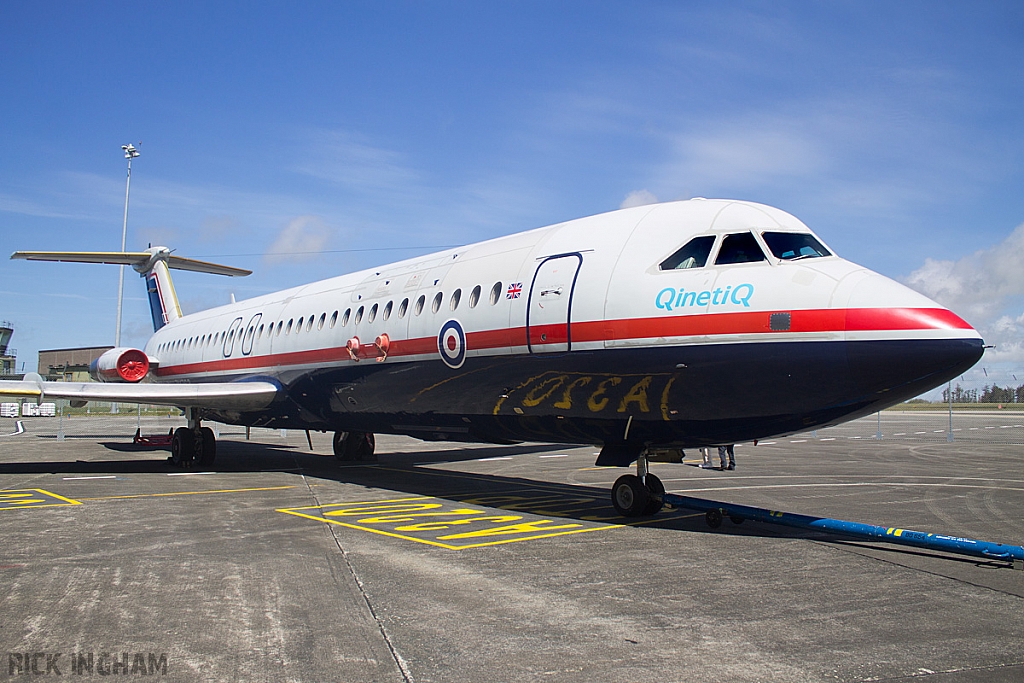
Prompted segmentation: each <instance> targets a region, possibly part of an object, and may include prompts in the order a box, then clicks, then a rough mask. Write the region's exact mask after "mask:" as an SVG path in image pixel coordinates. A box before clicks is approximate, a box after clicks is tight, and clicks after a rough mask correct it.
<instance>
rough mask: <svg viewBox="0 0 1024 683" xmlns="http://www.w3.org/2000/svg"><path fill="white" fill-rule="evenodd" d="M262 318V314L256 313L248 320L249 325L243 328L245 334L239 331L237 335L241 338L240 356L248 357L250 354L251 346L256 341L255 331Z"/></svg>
mask: <svg viewBox="0 0 1024 683" xmlns="http://www.w3.org/2000/svg"><path fill="white" fill-rule="evenodd" d="M262 317H263V314H262V313H257V314H256V315H254V316H253V317H252V318H250V319H249V324H248V325H246V326H245V332H242V331H241V330H239V334H240V335H241V337H242V355H243V356H248V355H249V354H250V353H252V345H253V342H254V341H255V339H256V329H257V327H258V326H259V324H260V319H261V318H262Z"/></svg>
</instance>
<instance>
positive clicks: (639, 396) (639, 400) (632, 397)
mask: <svg viewBox="0 0 1024 683" xmlns="http://www.w3.org/2000/svg"><path fill="white" fill-rule="evenodd" d="M651 379H652V377H651V376H650V375H648V376H647V377H644V378H643V379H642V380H640V381H639V382H637V383H636V384H634V385H633V388H632V389H630V390H629V393H628V394H626V395H625V396H623V397H622V401H620V402H619V412H620V413H624V412H626V410H627V409H628V408H629V404H631V403H635V404H637V405H638V406H639V407H640V412H641V413H649V412H651V409H650V408H649V407H648V405H647V387H649V386H651Z"/></svg>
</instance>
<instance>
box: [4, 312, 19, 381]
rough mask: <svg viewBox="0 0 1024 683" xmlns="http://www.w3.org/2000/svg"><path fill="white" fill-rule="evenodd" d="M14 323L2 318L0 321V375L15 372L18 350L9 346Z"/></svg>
mask: <svg viewBox="0 0 1024 683" xmlns="http://www.w3.org/2000/svg"><path fill="white" fill-rule="evenodd" d="M13 334H14V324H13V323H10V322H7V321H6V320H4V321H3V322H0V375H13V374H14V373H15V372H17V370H16V368H17V365H18V351H17V349H12V348H10V343H11V335H13Z"/></svg>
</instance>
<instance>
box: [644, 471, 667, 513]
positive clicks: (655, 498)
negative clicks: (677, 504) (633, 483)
mask: <svg viewBox="0 0 1024 683" xmlns="http://www.w3.org/2000/svg"><path fill="white" fill-rule="evenodd" d="M644 486H646V487H647V493H648V495H650V497H651V500H650V502H648V503H647V507H645V508H644V512H643V514H644V515H656V514H658V512H659V511H660V510H661V506H662V505H664V502H663V501H662V499H663V498H664V496H665V485H664V484H662V483H661V479H658V478H657V477H656V476H654V475H653V474H650V473H648V474H647V476H645V477H644Z"/></svg>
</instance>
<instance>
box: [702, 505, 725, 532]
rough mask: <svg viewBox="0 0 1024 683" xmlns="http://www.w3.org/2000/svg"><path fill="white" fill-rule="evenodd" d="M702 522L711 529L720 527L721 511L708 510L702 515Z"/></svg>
mask: <svg viewBox="0 0 1024 683" xmlns="http://www.w3.org/2000/svg"><path fill="white" fill-rule="evenodd" d="M704 521H705V522H706V523H707V525H708V526H709V527H711V528H712V529H717V528H718V527H720V526H722V511H721V510H708V511H707V512H705V513H704Z"/></svg>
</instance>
